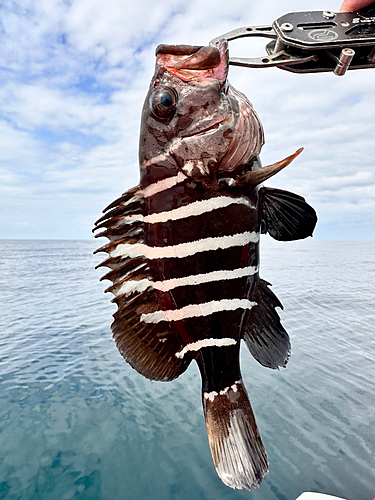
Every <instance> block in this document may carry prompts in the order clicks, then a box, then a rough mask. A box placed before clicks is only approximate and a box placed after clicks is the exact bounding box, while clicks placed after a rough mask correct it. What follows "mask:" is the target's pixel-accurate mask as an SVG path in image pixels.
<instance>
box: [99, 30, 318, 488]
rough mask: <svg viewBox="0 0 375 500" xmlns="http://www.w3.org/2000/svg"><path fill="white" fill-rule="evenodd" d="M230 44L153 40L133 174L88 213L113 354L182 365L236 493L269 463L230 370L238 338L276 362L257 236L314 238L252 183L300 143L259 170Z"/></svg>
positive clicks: (280, 195) (287, 195)
mask: <svg viewBox="0 0 375 500" xmlns="http://www.w3.org/2000/svg"><path fill="white" fill-rule="evenodd" d="M228 60H229V59H228V44H227V42H226V41H223V40H220V41H219V42H218V43H217V44H215V45H209V46H189V45H165V44H164V45H159V46H158V47H157V49H156V68H155V73H154V75H153V77H152V80H151V83H150V87H149V90H148V93H147V96H146V99H145V103H144V106H143V110H142V117H141V127H140V142H139V163H140V181H139V184H138V185H137V186H135V187H133V188H131V189H129V190H128V191H126V192H125V193H124V194H123V195H121V196H120V197H119V198H118V199H117V200H115V201H114V202H113V203H111V204H110V205H109V206H108V207H107V208H106V209H105V210H103V213H104V215H103V216H102V217H101V218H100V219H99V220H98V221H97V222H96V225H95V228H94V231H95V233H96V236H98V237H102V236H105V237H107V238H108V240H109V242H108V243H106V244H105V245H104V246H102V247H101V248H99V249H98V250H97V252H106V253H107V258H106V259H105V260H104V261H103V262H102V263H100V264H99V265H98V266H97V267H100V266H104V267H107V268H108V269H109V270H108V272H107V274H105V275H104V276H103V278H102V279H107V280H110V281H111V282H112V284H111V285H110V286H109V288H107V290H106V291H108V292H111V293H112V294H114V298H113V302H115V303H116V304H117V306H118V309H117V311H116V313H115V314H114V321H113V323H112V325H111V329H112V333H113V338H114V341H115V343H116V346H117V348H118V350H119V352H120V354H121V355H122V356H123V358H124V359H125V360H126V361H127V362H128V363H129V364H130V365H131V366H132V367H133V368H134V369H135V370H137V371H138V372H139V373H140V374H142V375H143V376H144V377H146V378H148V379H150V380H159V381H170V380H173V379H176V378H177V377H179V376H180V375H181V374H182V373H184V372H185V370H186V369H187V368H188V366H189V365H190V363H191V362H192V361H195V362H196V363H197V364H198V367H199V371H200V374H201V378H202V404H203V413H204V417H205V423H206V428H207V435H208V442H209V446H210V449H211V453H212V458H213V462H214V466H215V468H216V471H217V473H218V476H219V477H220V479H221V480H222V481H223V483H224V484H225V485H227V486H229V487H231V488H235V489H242V488H245V489H251V488H255V487H258V486H259V485H260V483H261V481H262V480H263V478H264V477H265V476H266V475H267V473H268V459H267V454H266V451H265V448H264V445H263V442H262V439H261V437H260V433H259V430H258V427H257V424H256V421H255V417H254V413H253V411H252V407H251V405H250V401H249V397H248V395H247V391H246V388H245V385H244V382H243V380H242V376H241V370H240V361H239V353H240V344H241V340H244V342H245V344H246V346H247V348H248V349H249V351H250V353H251V354H252V356H253V357H254V358H255V359H256V360H257V361H258V362H259V363H260V364H261V365H263V366H265V367H268V368H272V369H278V368H279V367H285V366H286V364H287V362H288V359H289V356H290V349H291V347H290V339H289V336H288V333H287V332H286V331H285V329H284V327H283V326H282V324H281V321H280V317H279V315H278V312H277V311H276V308H282V304H281V303H280V301H279V300H278V298H277V297H276V295H275V294H274V293H273V292H272V291H271V289H270V286H271V285H270V284H269V283H268V282H266V281H264V280H262V279H261V278H260V276H259V239H260V234H261V233H268V234H269V235H270V236H271V237H273V238H275V239H276V240H279V241H291V240H297V239H303V238H306V237H308V236H312V234H313V230H314V228H315V225H316V222H317V216H316V213H315V210H314V209H313V208H312V207H311V206H310V205H309V204H308V203H307V202H306V201H305V199H304V198H303V197H302V196H299V195H296V194H293V193H291V192H288V191H284V190H280V189H274V188H270V187H265V186H264V185H263V182H265V181H266V180H267V179H269V178H270V177H272V176H273V175H275V174H276V173H277V172H279V171H280V170H282V169H283V168H285V167H286V166H287V165H288V164H290V162H291V161H293V160H294V159H295V158H296V157H297V156H298V155H299V154H300V153H301V151H302V149H299V150H298V151H296V152H295V153H294V154H292V155H290V156H288V157H287V158H285V159H283V160H281V161H279V162H277V163H275V164H273V165H269V166H266V167H263V166H262V164H261V161H260V157H259V154H260V151H261V148H262V146H263V144H264V132H263V128H262V124H261V122H260V120H259V118H258V116H257V114H256V112H255V111H254V109H253V106H252V104H251V103H250V102H249V100H248V99H247V98H246V96H245V95H244V94H242V93H241V92H239V91H237V90H236V89H234V88H233V87H232V86H231V85H230V84H229V82H228V68H229V65H228V64H229V63H228Z"/></svg>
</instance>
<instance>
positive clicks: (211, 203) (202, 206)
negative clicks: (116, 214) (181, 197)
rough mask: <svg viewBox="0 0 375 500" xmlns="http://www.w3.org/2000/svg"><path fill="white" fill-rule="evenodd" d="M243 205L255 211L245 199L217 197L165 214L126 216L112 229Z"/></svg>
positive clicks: (178, 218) (181, 217) (154, 222)
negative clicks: (135, 223)
mask: <svg viewBox="0 0 375 500" xmlns="http://www.w3.org/2000/svg"><path fill="white" fill-rule="evenodd" d="M233 204H235V205H245V206H246V207H249V208H252V209H254V210H255V207H254V206H253V205H252V204H251V203H250V201H249V200H248V199H247V198H243V197H239V198H233V197H231V196H219V197H216V198H210V199H208V200H202V201H194V202H192V203H190V204H189V205H185V206H183V207H179V208H174V209H173V210H167V211H165V212H159V213H155V214H151V215H146V216H145V217H143V216H142V215H139V214H135V215H128V216H127V217H124V218H122V219H121V220H120V221H119V222H117V224H115V225H114V227H119V226H122V225H125V224H133V223H134V222H145V223H147V224H157V223H159V222H167V221H170V220H181V219H185V218H187V217H193V216H197V215H202V214H206V213H209V212H212V211H214V210H218V209H220V208H226V207H228V206H230V205H233Z"/></svg>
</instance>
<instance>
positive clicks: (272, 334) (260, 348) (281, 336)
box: [242, 280, 290, 368]
mask: <svg viewBox="0 0 375 500" xmlns="http://www.w3.org/2000/svg"><path fill="white" fill-rule="evenodd" d="M268 285H269V283H267V282H266V281H263V280H260V282H259V285H258V289H257V291H256V293H255V294H254V300H255V302H256V303H257V306H255V307H253V308H252V309H251V311H249V313H248V315H247V317H246V318H245V321H244V325H243V328H242V338H243V339H244V341H245V343H246V345H247V347H248V349H249V351H250V353H251V354H252V356H253V357H254V358H255V359H256V360H257V361H258V362H259V363H260V364H261V365H263V366H266V367H267V368H278V367H279V366H282V367H285V366H286V364H287V362H288V360H289V356H290V339H289V335H288V334H287V332H286V331H285V329H284V327H283V326H282V324H281V322H280V318H279V315H278V314H277V312H276V310H275V307H281V308H282V304H281V303H280V301H279V299H278V298H277V297H276V295H275V294H274V293H273V292H272V291H271V290H270V289H269V288H268Z"/></svg>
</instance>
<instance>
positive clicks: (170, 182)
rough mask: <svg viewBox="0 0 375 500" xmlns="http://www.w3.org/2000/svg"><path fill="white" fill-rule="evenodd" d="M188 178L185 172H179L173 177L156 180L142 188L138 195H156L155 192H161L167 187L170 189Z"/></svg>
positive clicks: (148, 196) (147, 196) (146, 196)
mask: <svg viewBox="0 0 375 500" xmlns="http://www.w3.org/2000/svg"><path fill="white" fill-rule="evenodd" d="M186 179H187V177H186V175H185V174H184V173H183V172H178V174H177V175H175V176H173V177H166V178H165V179H162V180H161V181H157V182H154V183H153V184H150V185H149V186H147V187H145V188H144V189H142V190H141V191H140V192H139V193H138V194H137V196H138V197H140V198H141V197H144V198H150V197H151V196H154V194H157V193H161V192H162V191H166V190H167V189H170V188H172V187H173V186H176V185H177V184H180V183H181V182H184V181H185V180H186Z"/></svg>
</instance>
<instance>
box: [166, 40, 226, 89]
mask: <svg viewBox="0 0 375 500" xmlns="http://www.w3.org/2000/svg"><path fill="white" fill-rule="evenodd" d="M156 64H157V65H158V66H162V67H164V68H165V70H166V71H168V72H169V73H171V74H173V75H175V76H177V77H178V78H180V80H182V81H184V82H189V81H195V82H208V81H211V80H216V81H219V82H220V84H221V85H224V84H225V82H226V79H227V76H228V69H229V55H228V42H227V41H226V40H219V42H217V43H216V44H215V45H209V46H207V47H205V46H203V47H202V46H189V45H159V46H158V47H157V49H156Z"/></svg>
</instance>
